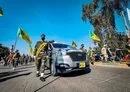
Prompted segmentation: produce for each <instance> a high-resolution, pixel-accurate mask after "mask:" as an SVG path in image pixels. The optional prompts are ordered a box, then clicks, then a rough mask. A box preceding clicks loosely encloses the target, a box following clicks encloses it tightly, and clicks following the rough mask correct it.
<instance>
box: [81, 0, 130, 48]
mask: <svg viewBox="0 0 130 92" xmlns="http://www.w3.org/2000/svg"><path fill="white" fill-rule="evenodd" d="M129 3H130V0H93V2H92V3H89V4H86V5H83V7H82V19H83V21H87V20H88V21H89V22H90V23H91V24H92V25H93V27H94V32H95V33H96V34H97V35H98V36H99V37H100V39H101V40H102V41H101V43H99V46H100V47H101V46H102V45H103V44H104V43H103V39H104V38H103V34H101V31H102V29H103V28H105V29H106V30H107V35H106V39H107V40H106V43H107V44H108V45H109V47H111V48H113V49H114V48H117V47H118V48H124V47H125V45H124V44H126V38H124V39H122V40H120V39H119V35H118V33H117V31H116V24H115V13H117V14H118V15H120V16H121V14H122V11H124V12H126V11H125V8H126V7H127V6H128V4H129ZM124 37H126V36H124ZM124 42H125V43H124ZM121 43H122V44H121Z"/></svg>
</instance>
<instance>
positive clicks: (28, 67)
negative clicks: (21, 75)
mask: <svg viewBox="0 0 130 92" xmlns="http://www.w3.org/2000/svg"><path fill="white" fill-rule="evenodd" d="M33 67H35V66H25V67H19V68H18V69H17V70H20V69H27V68H33Z"/></svg>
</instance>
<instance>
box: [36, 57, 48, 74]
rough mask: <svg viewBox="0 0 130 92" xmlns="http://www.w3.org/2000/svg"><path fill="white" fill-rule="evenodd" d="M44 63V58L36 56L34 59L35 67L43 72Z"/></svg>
mask: <svg viewBox="0 0 130 92" xmlns="http://www.w3.org/2000/svg"><path fill="white" fill-rule="evenodd" d="M45 64H46V59H42V58H38V59H36V68H37V71H39V72H41V73H44V71H45V66H46V65H45Z"/></svg>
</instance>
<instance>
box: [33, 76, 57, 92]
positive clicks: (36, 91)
mask: <svg viewBox="0 0 130 92" xmlns="http://www.w3.org/2000/svg"><path fill="white" fill-rule="evenodd" d="M59 78H60V77H57V78H56V79H54V80H52V81H50V82H49V83H47V84H45V85H43V86H42V87H40V88H38V89H37V90H35V91H34V92H38V91H39V90H41V89H42V88H44V87H46V86H48V85H49V84H51V83H53V82H54V81H56V80H58V79H59Z"/></svg>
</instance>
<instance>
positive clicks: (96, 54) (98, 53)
mask: <svg viewBox="0 0 130 92" xmlns="http://www.w3.org/2000/svg"><path fill="white" fill-rule="evenodd" d="M80 49H81V50H82V51H84V52H85V53H87V55H88V57H89V59H90V62H91V63H92V64H94V61H102V62H106V63H107V62H108V61H111V62H114V61H123V60H124V61H126V60H130V53H129V52H128V51H127V50H122V49H116V50H115V51H112V50H111V48H109V47H108V46H107V45H104V46H103V47H102V48H101V49H100V50H97V49H96V48H91V47H89V49H88V50H87V49H85V48H84V44H81V47H80Z"/></svg>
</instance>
